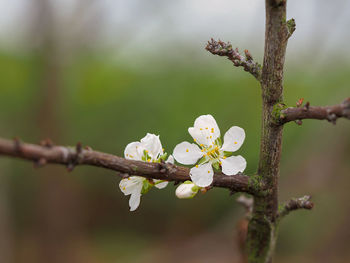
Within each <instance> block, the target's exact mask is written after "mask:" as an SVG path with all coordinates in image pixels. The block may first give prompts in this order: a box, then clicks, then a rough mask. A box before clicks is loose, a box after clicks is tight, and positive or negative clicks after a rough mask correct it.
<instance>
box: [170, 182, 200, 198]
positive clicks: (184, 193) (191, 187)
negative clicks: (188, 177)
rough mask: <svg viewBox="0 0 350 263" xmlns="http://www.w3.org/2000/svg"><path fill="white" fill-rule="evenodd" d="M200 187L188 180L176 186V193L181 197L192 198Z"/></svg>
mask: <svg viewBox="0 0 350 263" xmlns="http://www.w3.org/2000/svg"><path fill="white" fill-rule="evenodd" d="M199 189H200V188H199V187H198V186H197V185H195V184H194V183H192V182H191V181H186V182H184V183H183V184H181V185H179V186H178V187H177V188H176V191H175V194H176V196H177V197H178V198H180V199H190V198H193V197H194V196H195V195H196V194H197V193H198V190H199Z"/></svg>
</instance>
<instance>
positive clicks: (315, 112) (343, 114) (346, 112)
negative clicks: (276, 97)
mask: <svg viewBox="0 0 350 263" xmlns="http://www.w3.org/2000/svg"><path fill="white" fill-rule="evenodd" d="M338 118H347V119H350V98H347V99H346V100H344V101H343V102H342V103H341V104H338V105H333V106H324V107H318V106H314V107H312V106H310V103H309V102H307V103H306V104H305V105H304V106H300V107H293V108H287V109H283V110H281V111H280V114H279V120H278V123H279V124H284V123H287V122H290V121H298V120H303V119H317V120H328V121H330V122H332V123H334V124H335V123H336V121H337V119H338Z"/></svg>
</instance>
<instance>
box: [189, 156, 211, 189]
mask: <svg viewBox="0 0 350 263" xmlns="http://www.w3.org/2000/svg"><path fill="white" fill-rule="evenodd" d="M190 176H191V179H192V182H194V183H195V184H196V185H197V186H199V187H206V186H209V185H210V184H211V183H212V182H213V176H214V171H213V168H212V167H211V163H210V162H208V163H205V164H201V165H198V167H197V166H195V167H193V168H192V169H191V170H190Z"/></svg>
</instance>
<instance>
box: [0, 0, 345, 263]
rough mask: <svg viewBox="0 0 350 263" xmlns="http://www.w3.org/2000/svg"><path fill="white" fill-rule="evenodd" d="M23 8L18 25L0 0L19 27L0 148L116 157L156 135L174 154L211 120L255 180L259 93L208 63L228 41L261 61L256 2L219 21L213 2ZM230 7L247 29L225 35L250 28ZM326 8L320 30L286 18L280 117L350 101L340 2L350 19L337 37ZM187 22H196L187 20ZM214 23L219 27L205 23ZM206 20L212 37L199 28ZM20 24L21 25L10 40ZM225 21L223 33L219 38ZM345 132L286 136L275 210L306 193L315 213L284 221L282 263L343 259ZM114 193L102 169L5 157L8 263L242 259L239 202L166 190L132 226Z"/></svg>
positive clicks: (3, 244) (325, 129)
mask: <svg viewBox="0 0 350 263" xmlns="http://www.w3.org/2000/svg"><path fill="white" fill-rule="evenodd" d="M14 2H16V3H17V5H18V6H19V7H20V8H19V10H22V9H23V8H24V10H25V12H24V13H25V14H26V16H25V17H24V18H23V17H22V16H20V15H19V14H21V12H23V10H22V11H21V12H20V11H18V12H17V13H16V12H15V11H13V10H17V9H16V8H14V7H13V6H12V7H11V5H13V4H9V3H6V2H5V1H2V2H0V3H1V5H2V7H3V9H2V10H5V11H3V14H4V15H5V12H6V10H10V11H11V10H12V11H11V12H14V13H13V14H17V18H16V19H14V18H12V16H11V12H9V13H8V14H6V15H7V16H8V17H10V16H11V19H12V20H11V19H9V20H8V21H7V22H6V21H5V20H6V19H4V18H2V19H3V20H0V33H1V40H2V41H0V43H1V45H0V72H1V75H0V136H1V137H6V138H13V137H14V136H19V137H20V138H21V139H23V140H25V141H28V142H39V141H40V140H41V139H43V138H51V139H52V140H53V141H54V142H55V143H56V144H63V145H75V144H76V143H77V142H78V141H80V142H82V143H83V144H84V145H89V146H91V147H92V148H93V149H96V150H100V151H104V152H108V153H113V154H116V155H123V151H124V148H125V146H126V145H127V144H128V143H129V142H131V141H136V140H139V139H141V138H142V137H143V136H144V135H145V134H146V133H147V132H151V133H155V134H160V135H161V140H162V143H163V146H164V148H165V149H166V151H167V152H168V153H171V152H172V149H173V148H174V147H175V145H176V144H177V143H179V142H181V141H184V140H189V141H190V140H191V137H190V135H189V134H188V132H187V128H188V127H190V126H192V124H193V122H194V120H195V118H196V117H198V116H199V115H202V114H208V113H210V114H212V115H213V116H214V117H215V118H216V120H217V122H218V124H219V127H220V129H221V133H222V134H224V132H225V131H226V130H227V129H229V128H230V127H231V126H233V125H237V126H240V127H243V128H244V129H245V131H246V134H247V138H246V141H245V143H244V145H243V147H242V148H241V149H240V150H239V152H238V153H239V154H241V155H243V156H244V157H245V158H246V159H247V161H248V167H247V169H246V173H247V174H248V175H253V174H254V172H255V171H256V167H257V163H258V155H259V137H260V112H261V99H260V96H261V93H260V87H259V85H258V83H257V82H256V81H255V79H254V78H253V77H251V76H250V75H249V74H247V73H245V72H244V71H242V70H241V69H236V68H234V67H233V66H232V65H231V63H230V62H229V61H226V60H225V59H223V58H219V57H213V56H212V55H210V54H208V53H207V52H206V51H205V50H204V45H205V40H207V39H208V38H210V37H212V36H220V38H222V39H224V40H232V41H233V45H234V46H235V45H236V44H237V45H240V46H241V47H242V49H243V48H249V49H250V50H252V51H253V52H252V53H253V56H254V55H255V57H256V58H257V59H258V60H260V61H262V50H263V49H262V45H263V16H264V14H263V10H262V7H263V3H260V1H253V0H252V1H247V2H249V3H240V2H245V1H234V3H231V4H230V3H228V1H224V0H221V1H220V3H221V2H222V4H225V5H227V6H228V7H227V9H228V10H222V8H220V6H219V7H217V6H215V7H213V8H212V10H211V9H210V3H209V2H208V1H205V3H204V4H200V5H199V3H197V2H198V1H189V2H185V1H179V2H178V3H176V4H174V3H172V4H170V3H168V2H165V1H164V2H163V1H156V0H153V1H150V2H149V3H147V4H146V3H144V2H142V1H130V2H128V3H126V2H127V1H116V2H114V3H112V2H111V1H101V2H99V4H96V3H97V1H93V0H91V1H78V0H76V1H73V0H72V1H63V2H65V3H66V4H65V5H62V6H63V7H62V6H60V4H58V3H59V2H58V1H48V0H32V1H28V2H26V3H24V2H23V1H14ZM29 2H30V3H29ZM261 2H262V1H261ZM181 5H182V6H181ZM183 5H185V7H186V8H185V9H181V8H183V7H184V6H183ZM237 5H238V6H239V8H238V9H239V10H251V16H252V17H254V19H253V20H252V22H250V24H249V23H246V24H244V25H242V27H243V29H244V30H243V29H239V28H240V27H234V28H233V27H232V25H237V24H239V21H240V20H239V19H241V17H240V16H239V15H242V14H240V12H238V11H237ZM329 5H330V4H329V3H324V4H318V3H317V1H310V3H308V4H306V7H307V8H309V9H307V10H309V11H310V12H311V13H312V14H314V13H315V12H316V11H317V12H318V13H321V14H323V15H324V19H323V21H322V25H320V23H319V21H318V20H315V19H314V18H313V17H312V16H309V15H308V14H306V15H304V16H302V14H303V13H305V10H303V11H302V12H301V11H300V12H299V9H298V5H297V4H296V3H294V4H293V3H292V4H291V5H290V12H289V13H290V14H292V15H293V17H296V18H297V23H298V22H299V23H298V29H297V32H296V33H295V35H294V36H293V38H292V39H291V45H290V46H291V51H289V52H288V54H287V64H286V74H285V102H286V104H287V105H290V106H294V105H295V103H296V101H297V100H298V99H299V98H305V99H306V101H310V102H311V105H327V104H329V105H330V104H336V103H339V102H341V101H342V100H343V99H344V98H346V97H348V96H349V73H350V70H349V69H350V67H349V59H348V58H349V52H348V50H347V49H342V47H343V46H344V42H346V40H347V39H348V38H349V34H348V31H347V29H346V26H347V25H348V24H349V23H350V22H349V21H350V19H349V18H348V17H349V16H347V14H348V13H349V8H347V7H348V4H347V3H346V1H340V0H338V1H337V5H338V7H339V5H343V6H344V8H343V9H342V11H341V13H340V14H341V15H339V16H338V17H337V19H336V21H337V23H336V24H335V25H334V24H333V25H334V26H333V27H331V26H330V25H329V24H327V22H329V21H331V20H332V19H333V15H334V12H336V10H339V8H338V9H335V7H333V8H332V7H329ZM22 6H24V7H22ZM320 6H321V7H320ZM332 6H333V5H332ZM335 6H336V5H335ZM10 7H11V8H10ZM196 7H198V8H199V10H197V9H196ZM315 7H318V9H317V8H316V11H315V9H314V8H315ZM6 8H8V9H6ZM123 8H124V9H123ZM191 8H192V9H191ZM101 10H102V11H103V12H102V11H101ZM181 10H182V11H181ZM68 11H69V12H68ZM113 11H115V14H117V15H115V14H114V12H113ZM127 11H128V12H127ZM180 11H181V12H180ZM229 11H232V12H233V13H235V14H237V16H233V17H231V16H230V14H229ZM123 12H124V13H123ZM176 12H177V13H176ZM237 12H238V13H237ZM306 13H307V12H306ZM186 14H187V15H188V14H191V15H193V16H194V17H192V18H191V19H192V20H186V17H187V16H186ZM215 14H216V15H217V16H219V18H220V19H221V20H220V19H217V21H216V22H213V21H214V20H210V19H214V18H215ZM6 15H5V17H6ZM245 15H247V16H248V13H245ZM298 16H300V17H299V21H298ZM14 17H16V16H14ZM115 17H117V18H119V20H118V19H117V18H115ZM223 17H224V18H227V21H226V20H225V19H224V18H223ZM344 17H347V19H346V18H344ZM206 18H207V19H208V20H210V21H209V22H210V23H209V24H210V25H209V24H208V25H207V24H202V25H201V23H200V21H207V19H206ZM176 19H177V20H176ZM188 19H189V18H188ZM106 20H109V22H108V23H107V22H106ZM111 20H112V21H114V23H111V22H110V21H111ZM115 20H116V21H117V22H115ZM135 20H136V21H135ZM223 20H225V21H223ZM4 21H5V22H6V23H5V22H4ZM23 21H25V23H23ZM19 22H21V25H23V27H16V26H17V25H18V23H19ZM177 22H178V23H177ZM180 22H183V23H180ZM222 22H225V23H226V24H225V23H224V25H225V26H222V25H221V24H220V27H215V25H217V23H222ZM212 23H214V25H212ZM215 23H216V24H215ZM299 24H300V26H299ZM239 25H240V24H239ZM310 25H313V27H312V28H313V29H310V28H309V27H310ZM240 26H241V25H240ZM4 28H5V29H6V30H4ZM14 28H16V29H17V30H15V29H14ZM237 28H238V29H237ZM339 28H340V29H339ZM1 29H2V31H1ZM185 29H186V30H187V31H184V30H185ZM113 30H116V31H113ZM172 30H174V31H172ZM322 30H323V31H322ZM327 30H328V31H327ZM231 31H232V32H233V33H231ZM299 31H300V33H299V34H300V35H298V32H299ZM114 32H118V34H117V35H116V37H115V38H112V37H111V35H113V33H114ZM164 32H166V34H165V33H164ZM246 32H250V33H249V35H247V33H246ZM308 32H312V35H310V34H307V33H308ZM324 32H325V34H324ZM337 32H338V34H337ZM163 33H164V34H163ZM332 34H333V35H332ZM329 35H331V36H332V38H331V40H330V38H328V37H327V36H329ZM184 36H185V37H186V39H183V37H184ZM232 36H233V37H232ZM299 36H300V38H301V40H299V42H298V40H294V39H297V38H298V37H299ZM303 36H304V37H303ZM224 37H225V38H224ZM242 39H243V40H242ZM334 39H336V40H334ZM236 41H237V43H236ZM295 41H296V42H295ZM346 43H347V42H346ZM349 131H350V123H349V122H347V121H345V120H339V121H338V123H337V125H336V126H333V125H331V124H329V123H327V122H326V121H322V122H320V121H304V124H303V125H302V126H301V127H300V126H298V125H296V124H294V123H289V124H287V125H286V127H285V132H284V142H283V143H284V145H283V156H282V168H281V178H280V197H281V198H280V199H281V201H284V200H288V199H289V198H290V197H297V196H302V195H304V194H311V195H312V196H313V200H314V202H315V203H316V206H315V208H314V210H313V211H312V212H306V211H299V212H295V213H293V214H291V215H290V216H288V217H287V218H286V219H285V220H284V221H283V223H282V224H281V227H280V236H279V242H278V247H277V255H276V262H349V260H350V253H349V250H348V249H347V248H348V244H349V242H350V231H349V230H348V227H347V223H348V222H349V219H350V205H349V204H350V195H349V191H348V186H349V183H350V178H349V175H350V162H349V157H350V140H349ZM118 183H119V178H118V177H116V176H115V175H114V173H113V172H112V171H108V170H103V169H99V168H94V167H77V168H76V169H75V170H74V171H73V172H71V173H68V172H67V171H66V169H65V168H64V167H58V166H47V167H44V168H41V169H33V166H32V164H30V163H28V162H24V161H19V160H11V159H8V158H3V157H2V158H1V159H0V233H1V235H0V262H5V263H7V262H9V263H10V262H92V263H93V262H106V263H109V262H178V261H181V262H214V261H217V262H239V251H238V245H237V225H239V222H240V219H241V218H242V217H243V215H244V211H243V209H242V208H241V207H239V206H238V205H237V204H236V202H235V198H236V195H234V196H233V197H230V196H229V193H228V191H226V190H223V189H214V190H211V191H209V192H208V193H207V194H204V195H201V194H200V195H198V196H196V197H195V198H194V199H192V200H179V199H176V198H175V195H174V190H175V187H174V186H173V185H172V184H170V185H169V186H168V187H167V188H166V189H165V190H157V189H155V190H152V191H150V192H149V193H148V194H147V195H145V196H143V197H142V201H141V205H140V207H139V209H138V210H137V211H136V212H133V213H132V212H129V209H128V197H125V196H123V194H122V193H121V192H120V190H119V188H118Z"/></svg>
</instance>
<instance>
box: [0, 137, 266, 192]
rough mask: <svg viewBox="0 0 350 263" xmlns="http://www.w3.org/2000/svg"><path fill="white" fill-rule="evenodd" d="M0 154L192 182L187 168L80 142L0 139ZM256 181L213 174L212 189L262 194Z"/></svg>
mask: <svg viewBox="0 0 350 263" xmlns="http://www.w3.org/2000/svg"><path fill="white" fill-rule="evenodd" d="M1 155H6V156H11V157H17V158H21V159H25V160H29V161H33V162H34V163H35V165H36V166H43V165H45V164H47V163H56V164H63V165H66V166H67V169H68V170H69V171H71V170H73V168H74V167H75V166H77V165H90V166H97V167H103V168H106V169H110V170H113V171H116V172H118V173H117V174H118V175H119V176H121V177H127V176H131V175H138V176H143V177H145V178H150V179H161V180H166V181H175V182H183V181H186V180H191V178H190V176H189V171H190V169H189V168H187V167H182V166H177V165H172V164H166V163H148V162H142V161H134V160H127V159H125V158H122V157H118V156H115V155H112V154H108V153H103V152H98V151H93V150H92V149H91V148H90V147H86V148H85V149H83V148H82V146H81V144H80V143H78V144H77V146H76V147H65V146H53V145H52V143H48V142H46V143H45V145H44V146H43V145H35V144H29V143H23V142H20V141H19V140H18V139H15V140H7V139H2V138H0V156H1ZM258 178H259V177H258V176H251V177H250V176H247V175H243V174H235V175H232V176H228V175H224V174H222V173H215V176H214V181H213V184H212V186H215V187H222V188H228V189H230V190H231V191H234V192H246V193H249V194H252V195H259V194H261V193H262V191H263V189H264V185H263V184H262V183H261V182H259V181H258Z"/></svg>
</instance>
